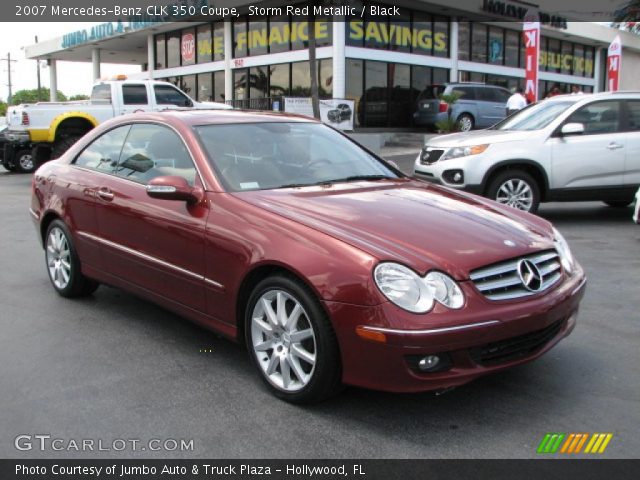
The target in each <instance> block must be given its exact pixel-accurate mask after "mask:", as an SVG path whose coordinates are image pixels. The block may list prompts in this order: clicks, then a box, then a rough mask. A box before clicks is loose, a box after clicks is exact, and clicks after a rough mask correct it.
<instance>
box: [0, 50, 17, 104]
mask: <svg viewBox="0 0 640 480" xmlns="http://www.w3.org/2000/svg"><path fill="white" fill-rule="evenodd" d="M0 62H7V77H8V80H9V82H8V83H7V86H8V87H9V97H8V98H7V105H11V97H12V96H13V91H12V87H13V85H12V84H11V64H12V63H15V62H17V60H11V53H7V58H0Z"/></svg>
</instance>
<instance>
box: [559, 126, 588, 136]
mask: <svg viewBox="0 0 640 480" xmlns="http://www.w3.org/2000/svg"><path fill="white" fill-rule="evenodd" d="M583 133H584V124H582V123H565V124H564V125H563V126H562V128H561V129H560V135H562V136H567V135H582V134H583Z"/></svg>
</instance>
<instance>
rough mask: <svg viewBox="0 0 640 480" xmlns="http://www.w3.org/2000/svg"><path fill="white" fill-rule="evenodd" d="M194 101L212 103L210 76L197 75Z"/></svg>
mask: <svg viewBox="0 0 640 480" xmlns="http://www.w3.org/2000/svg"><path fill="white" fill-rule="evenodd" d="M196 100H198V101H199V102H211V101H213V85H211V74H210V73H201V74H200V75H198V95H197V96H196Z"/></svg>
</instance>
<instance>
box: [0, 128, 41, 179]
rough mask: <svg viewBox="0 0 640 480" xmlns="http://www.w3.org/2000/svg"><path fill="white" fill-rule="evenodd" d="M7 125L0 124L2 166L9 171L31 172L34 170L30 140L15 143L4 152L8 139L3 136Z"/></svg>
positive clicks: (0, 159) (0, 157)
mask: <svg viewBox="0 0 640 480" xmlns="http://www.w3.org/2000/svg"><path fill="white" fill-rule="evenodd" d="M6 131H7V125H2V126H0V161H1V162H2V166H3V167H4V168H5V169H6V170H9V171H10V172H14V171H18V172H20V173H31V172H33V171H34V170H35V165H34V162H33V160H32V157H31V148H32V145H31V143H30V142H22V143H19V144H16V148H15V149H9V150H8V152H7V153H5V145H7V143H8V140H7V138H6V136H5V133H6Z"/></svg>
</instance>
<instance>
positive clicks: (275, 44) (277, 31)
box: [269, 17, 291, 53]
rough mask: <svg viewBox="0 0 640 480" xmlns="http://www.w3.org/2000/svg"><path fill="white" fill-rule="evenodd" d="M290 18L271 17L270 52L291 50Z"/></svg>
mask: <svg viewBox="0 0 640 480" xmlns="http://www.w3.org/2000/svg"><path fill="white" fill-rule="evenodd" d="M289 32H290V30H289V18H288V17H271V18H270V19H269V51H270V52H271V53H279V52H288V51H289V50H291V35H290V33H289Z"/></svg>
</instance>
